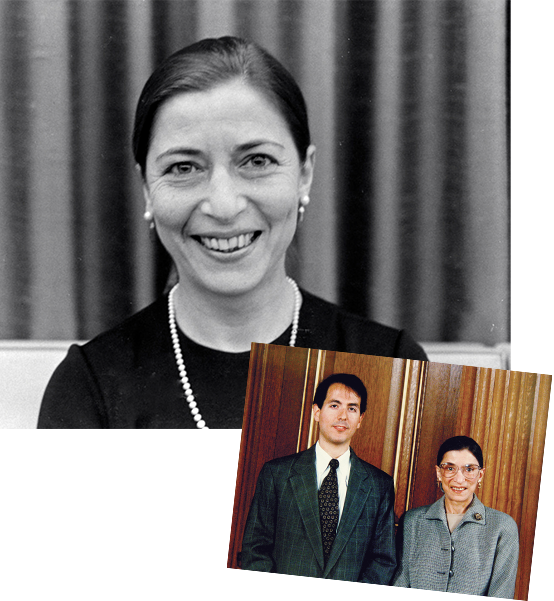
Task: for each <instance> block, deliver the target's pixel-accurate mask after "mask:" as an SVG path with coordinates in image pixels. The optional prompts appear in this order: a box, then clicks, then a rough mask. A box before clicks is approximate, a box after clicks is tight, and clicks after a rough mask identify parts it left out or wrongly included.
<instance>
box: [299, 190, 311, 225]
mask: <svg viewBox="0 0 554 601" xmlns="http://www.w3.org/2000/svg"><path fill="white" fill-rule="evenodd" d="M309 204H310V197H309V196H308V195H307V194H304V196H302V197H301V198H300V206H299V207H298V222H299V223H302V221H303V219H304V213H305V212H306V207H307V206H308V205H309Z"/></svg>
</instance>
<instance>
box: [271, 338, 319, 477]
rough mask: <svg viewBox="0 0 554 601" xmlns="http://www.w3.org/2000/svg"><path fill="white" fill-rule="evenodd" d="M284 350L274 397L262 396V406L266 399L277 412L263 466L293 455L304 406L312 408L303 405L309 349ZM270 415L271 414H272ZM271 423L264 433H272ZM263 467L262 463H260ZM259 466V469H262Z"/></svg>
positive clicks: (297, 440)
mask: <svg viewBox="0 0 554 601" xmlns="http://www.w3.org/2000/svg"><path fill="white" fill-rule="evenodd" d="M282 348H284V349H285V365H284V369H283V373H282V377H281V379H280V381H279V378H278V374H275V376H276V377H275V382H274V383H273V382H272V384H271V385H272V386H274V387H275V389H276V390H275V395H274V396H272V397H270V398H269V399H268V398H266V397H265V396H264V400H263V403H264V406H265V405H267V402H268V400H269V401H270V402H272V403H275V404H276V406H277V411H278V418H277V427H276V428H275V427H273V429H274V430H275V438H274V440H275V442H274V446H273V449H272V450H271V452H270V453H268V455H267V456H266V458H264V463H265V461H267V460H268V459H267V457H269V459H273V458H274V457H285V456H286V455H291V454H292V453H296V452H297V450H298V446H299V439H300V434H301V431H302V418H303V417H304V415H305V413H306V411H305V410H306V404H308V405H309V407H308V411H309V409H311V404H312V403H311V401H308V403H306V398H305V392H306V390H305V389H306V385H307V383H306V372H307V366H308V359H309V356H310V354H311V353H310V349H305V348H296V347H288V346H287V347H282ZM271 414H272V416H273V414H274V411H272V412H271ZM271 429H272V425H271V423H270V424H268V425H267V427H266V428H265V430H271ZM262 465H263V463H262ZM262 465H260V469H261V467H262Z"/></svg>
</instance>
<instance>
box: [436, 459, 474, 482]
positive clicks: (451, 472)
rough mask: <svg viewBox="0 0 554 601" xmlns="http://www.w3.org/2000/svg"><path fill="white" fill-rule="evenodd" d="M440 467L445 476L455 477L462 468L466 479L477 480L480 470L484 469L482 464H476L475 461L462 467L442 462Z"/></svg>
mask: <svg viewBox="0 0 554 601" xmlns="http://www.w3.org/2000/svg"><path fill="white" fill-rule="evenodd" d="M439 467H440V470H441V473H442V475H443V476H444V477H445V478H453V477H454V476H455V475H456V474H457V473H458V470H462V474H463V475H464V478H465V479H466V480H475V478H477V476H478V475H479V470H480V469H482V468H481V466H480V465H475V464H474V463H471V464H468V465H462V467H458V466H457V465H454V464H453V463H441V464H440V465H439Z"/></svg>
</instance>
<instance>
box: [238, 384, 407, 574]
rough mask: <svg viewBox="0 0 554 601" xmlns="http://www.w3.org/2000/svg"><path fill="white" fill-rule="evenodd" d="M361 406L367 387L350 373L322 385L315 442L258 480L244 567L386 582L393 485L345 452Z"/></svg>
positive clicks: (270, 466) (391, 565)
mask: <svg viewBox="0 0 554 601" xmlns="http://www.w3.org/2000/svg"><path fill="white" fill-rule="evenodd" d="M366 406H367V391H366V388H365V386H364V385H363V383H362V382H361V380H360V379H359V378H358V377H356V376H354V375H351V374H333V375H332V376H329V377H328V378H326V379H325V380H323V381H322V382H321V383H320V384H319V386H318V387H317V390H316V393H315V395H314V404H313V416H314V419H315V421H316V422H319V440H318V442H317V443H316V444H315V445H314V446H313V447H311V448H309V449H307V450H306V451H303V452H301V453H297V454H296V455H290V456H288V457H282V458H279V459H273V460H272V461H269V462H267V463H266V464H265V465H264V466H263V468H262V470H261V472H260V475H259V476H258V481H257V485H256V492H255V494H254V498H253V500H252V505H251V507H250V512H249V514H248V519H247V522H246V527H245V531H244V536H243V540H242V566H241V567H242V568H243V569H246V570H255V571H260V572H277V573H279V574H294V575H297V576H313V577H317V578H332V579H335V580H350V581H359V582H369V583H374V584H389V582H390V580H391V578H392V576H393V573H394V569H395V565H396V561H395V547H394V485H393V480H392V478H391V477H390V476H389V475H387V474H385V473H384V472H382V471H381V470H379V469H377V468H376V467H374V466H373V465H370V464H369V463H366V462H365V461H362V460H361V459H359V458H358V457H357V456H356V455H355V454H354V451H352V449H351V448H350V440H351V439H352V437H353V436H354V434H355V433H356V430H357V429H358V428H359V427H360V424H361V422H362V419H363V417H364V414H365V410H366ZM337 493H338V494H337Z"/></svg>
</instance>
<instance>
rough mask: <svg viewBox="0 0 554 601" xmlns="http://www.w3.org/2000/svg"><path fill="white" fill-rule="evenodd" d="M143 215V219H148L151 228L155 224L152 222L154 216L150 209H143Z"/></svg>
mask: <svg viewBox="0 0 554 601" xmlns="http://www.w3.org/2000/svg"><path fill="white" fill-rule="evenodd" d="M143 217H144V220H145V221H148V224H149V227H150V229H151V230H153V229H154V228H155V227H156V225H155V224H154V216H153V215H152V213H151V212H150V211H145V212H144V215H143Z"/></svg>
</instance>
